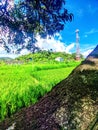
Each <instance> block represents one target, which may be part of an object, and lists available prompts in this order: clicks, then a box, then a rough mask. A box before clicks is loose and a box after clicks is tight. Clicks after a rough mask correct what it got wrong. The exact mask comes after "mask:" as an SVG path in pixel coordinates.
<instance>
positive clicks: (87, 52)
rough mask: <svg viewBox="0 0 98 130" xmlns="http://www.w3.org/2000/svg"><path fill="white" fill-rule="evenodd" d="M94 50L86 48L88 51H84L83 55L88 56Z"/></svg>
mask: <svg viewBox="0 0 98 130" xmlns="http://www.w3.org/2000/svg"><path fill="white" fill-rule="evenodd" d="M92 51H93V49H89V50H86V51H84V52H82V55H83V56H84V58H86V57H87V56H88V55H89V54H90V53H91V52H92Z"/></svg>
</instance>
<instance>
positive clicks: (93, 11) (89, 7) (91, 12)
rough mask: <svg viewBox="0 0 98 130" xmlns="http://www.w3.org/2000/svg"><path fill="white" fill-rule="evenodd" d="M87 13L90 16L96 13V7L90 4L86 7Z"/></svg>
mask: <svg viewBox="0 0 98 130" xmlns="http://www.w3.org/2000/svg"><path fill="white" fill-rule="evenodd" d="M87 11H88V12H89V13H90V14H93V15H94V13H96V12H97V11H98V7H95V8H94V7H93V6H92V5H91V4H89V5H88V7H87Z"/></svg>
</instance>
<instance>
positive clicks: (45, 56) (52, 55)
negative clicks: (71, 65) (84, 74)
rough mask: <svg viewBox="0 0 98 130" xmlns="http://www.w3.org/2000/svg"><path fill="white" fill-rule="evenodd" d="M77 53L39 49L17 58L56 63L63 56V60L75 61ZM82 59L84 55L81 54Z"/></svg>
mask: <svg viewBox="0 0 98 130" xmlns="http://www.w3.org/2000/svg"><path fill="white" fill-rule="evenodd" d="M75 55H76V54H75V53H73V54H67V53H65V52H52V50H50V51H39V52H36V53H34V54H28V55H24V56H20V57H18V58H16V60H18V61H24V62H28V61H29V62H48V63H56V62H57V61H56V60H55V59H56V58H57V57H61V58H63V62H69V61H75ZM81 59H82V60H83V56H82V55H81Z"/></svg>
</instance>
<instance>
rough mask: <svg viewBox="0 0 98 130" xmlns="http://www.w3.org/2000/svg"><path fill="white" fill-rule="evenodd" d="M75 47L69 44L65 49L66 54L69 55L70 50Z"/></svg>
mask: <svg viewBox="0 0 98 130" xmlns="http://www.w3.org/2000/svg"><path fill="white" fill-rule="evenodd" d="M74 46H75V43H71V44H70V45H69V46H67V47H66V53H71V52H70V50H71V49H73V48H74Z"/></svg>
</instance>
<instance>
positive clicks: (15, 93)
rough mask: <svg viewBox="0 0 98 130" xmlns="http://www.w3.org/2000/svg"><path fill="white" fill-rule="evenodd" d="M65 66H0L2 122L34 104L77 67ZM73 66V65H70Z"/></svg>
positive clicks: (0, 112)
mask: <svg viewBox="0 0 98 130" xmlns="http://www.w3.org/2000/svg"><path fill="white" fill-rule="evenodd" d="M76 65H77V64H75V65H72V67H67V65H66V64H65V65H64V64H41V65H38V64H34V65H32V64H27V65H5V66H0V120H3V119H4V118H5V117H10V116H11V115H12V114H13V113H15V112H16V111H18V110H19V109H20V108H22V107H25V106H29V105H30V104H34V103H35V102H37V101H38V100H39V98H40V97H42V96H43V95H44V94H45V93H46V92H49V91H50V90H51V89H52V87H53V86H55V85H56V84H57V83H58V82H60V81H61V80H62V79H64V78H66V77H67V76H68V75H69V74H70V72H71V71H72V70H73V69H74V68H75V67H76ZM70 66H71V64H70Z"/></svg>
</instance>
